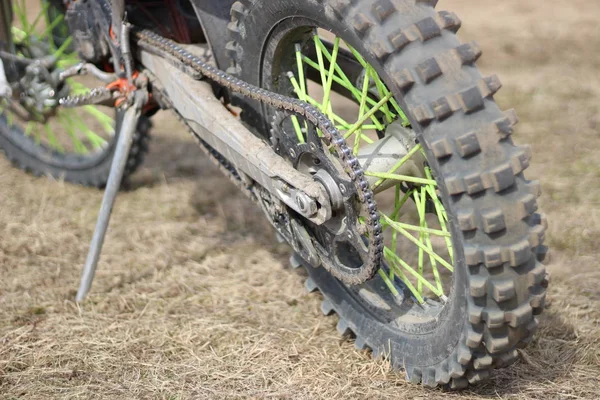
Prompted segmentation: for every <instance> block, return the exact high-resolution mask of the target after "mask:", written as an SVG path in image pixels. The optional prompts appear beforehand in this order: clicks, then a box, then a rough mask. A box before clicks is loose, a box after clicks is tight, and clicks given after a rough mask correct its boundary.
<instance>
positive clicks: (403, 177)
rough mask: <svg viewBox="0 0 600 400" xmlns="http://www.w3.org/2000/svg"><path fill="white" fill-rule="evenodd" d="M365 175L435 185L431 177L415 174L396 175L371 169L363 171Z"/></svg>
mask: <svg viewBox="0 0 600 400" xmlns="http://www.w3.org/2000/svg"><path fill="white" fill-rule="evenodd" d="M365 175H367V176H373V177H375V178H382V179H389V180H394V181H401V182H411V183H418V184H421V185H432V186H435V185H437V183H436V181H435V180H433V179H425V178H417V177H415V176H408V175H398V174H389V173H386V172H372V171H367V172H365Z"/></svg>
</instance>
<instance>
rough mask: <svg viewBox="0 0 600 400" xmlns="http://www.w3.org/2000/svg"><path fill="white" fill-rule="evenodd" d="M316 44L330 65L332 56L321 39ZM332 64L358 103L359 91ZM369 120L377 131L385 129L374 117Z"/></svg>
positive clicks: (338, 68)
mask: <svg viewBox="0 0 600 400" xmlns="http://www.w3.org/2000/svg"><path fill="white" fill-rule="evenodd" d="M317 42H318V45H319V46H320V51H321V54H324V55H325V57H327V59H328V60H329V62H330V63H331V59H332V55H331V54H330V53H329V50H327V48H326V47H325V45H324V44H323V42H321V39H318V38H317ZM333 64H334V66H335V70H336V71H337V72H338V74H340V73H341V74H340V76H342V74H343V76H344V77H345V79H344V80H345V81H346V85H347V87H346V89H348V90H350V87H352V88H354V89H355V90H356V92H354V91H352V93H353V94H354V95H355V97H356V99H357V100H358V101H360V99H361V97H360V95H361V94H360V90H358V89H357V88H356V87H355V86H354V85H353V84H352V83H351V82H350V80H349V79H348V77H347V76H346V74H344V72H343V71H342V68H341V67H340V66H339V65H338V64H337V63H333ZM376 105H377V104H376ZM380 107H381V105H379V106H377V108H378V109H379V108H380ZM370 118H371V119H372V121H373V123H374V124H375V125H377V126H378V127H379V130H383V129H384V128H385V127H384V126H383V125H382V124H381V122H379V121H378V120H377V118H375V117H374V116H372V115H371V116H370Z"/></svg>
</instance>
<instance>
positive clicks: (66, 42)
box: [54, 36, 73, 58]
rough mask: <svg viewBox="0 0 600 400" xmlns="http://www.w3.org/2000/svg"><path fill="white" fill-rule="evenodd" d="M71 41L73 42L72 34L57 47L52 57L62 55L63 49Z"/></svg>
mask: <svg viewBox="0 0 600 400" xmlns="http://www.w3.org/2000/svg"><path fill="white" fill-rule="evenodd" d="M71 42H73V36H69V37H68V38H67V40H65V42H64V43H63V44H62V45H61V46H60V47H59V48H58V50H56V51H55V52H54V57H56V58H59V57H60V56H62V55H63V53H64V52H65V50H66V49H67V48H68V47H69V46H70V45H71Z"/></svg>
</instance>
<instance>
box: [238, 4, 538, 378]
mask: <svg viewBox="0 0 600 400" xmlns="http://www.w3.org/2000/svg"><path fill="white" fill-rule="evenodd" d="M436 3H437V0H377V1H372V0H313V1H306V0H281V1H276V2H274V1H270V0H256V1H251V0H243V1H238V2H237V3H235V4H234V6H233V8H232V22H231V24H230V25H229V28H230V33H231V35H232V41H231V42H230V43H229V44H228V46H227V49H228V51H229V53H230V56H231V58H232V65H231V68H230V70H229V71H230V72H232V73H235V74H236V75H238V76H239V77H241V78H242V79H244V80H246V81H248V82H250V83H252V84H255V85H258V86H264V82H262V81H261V79H262V78H261V65H262V60H261V57H262V55H263V54H265V49H264V48H263V46H264V43H266V42H267V39H268V38H269V35H270V34H271V32H272V30H273V28H274V27H275V26H276V25H278V24H282V23H285V21H286V20H287V19H291V18H295V19H298V18H301V19H306V20H307V21H312V22H314V23H315V26H319V27H321V28H325V29H327V30H330V31H332V32H333V33H334V34H336V35H339V36H342V37H343V39H344V40H345V41H347V42H348V43H349V44H351V45H352V46H353V47H354V48H355V49H356V50H358V51H359V52H360V53H361V54H362V55H363V56H364V57H365V59H366V60H367V61H368V62H369V63H370V64H371V65H372V66H373V67H374V68H375V69H376V70H377V72H378V73H379V75H380V76H381V77H382V79H383V80H384V81H385V83H386V85H387V86H388V87H389V88H390V90H392V92H393V93H394V94H395V95H396V99H397V101H398V102H399V103H400V105H401V107H402V109H403V110H404V111H405V112H406V113H407V115H408V117H409V119H410V122H411V124H412V127H413V129H414V130H415V131H416V132H417V135H418V138H419V140H420V142H421V143H422V144H423V146H424V148H425V149H426V154H427V158H428V162H429V163H430V165H431V167H432V169H433V170H434V171H435V172H436V177H437V181H438V185H439V187H440V190H441V192H442V200H443V202H444V205H445V207H446V210H447V212H448V214H449V220H450V222H451V229H452V236H453V239H452V240H453V246H454V248H455V251H456V257H455V261H454V269H455V272H454V276H453V283H452V285H453V286H452V292H451V296H450V299H449V301H448V303H447V305H446V307H445V309H444V312H443V314H441V315H440V318H439V319H438V321H437V322H436V323H434V324H432V325H431V326H429V327H423V326H418V327H416V326H411V325H410V324H406V323H405V324H396V323H395V322H394V321H389V320H388V321H386V320H380V319H377V318H375V317H373V315H371V314H370V313H369V312H368V310H366V308H365V307H364V306H363V305H361V304H360V302H358V301H356V299H355V298H354V297H352V296H349V294H348V293H349V289H348V287H346V285H344V284H343V283H341V282H340V281H339V280H337V279H335V278H333V277H332V276H331V275H330V274H329V273H327V271H325V270H324V269H323V268H316V269H315V268H312V267H311V266H307V269H308V272H309V275H310V278H309V279H308V281H307V288H308V289H309V290H311V291H313V290H316V289H319V290H320V291H321V292H322V293H323V295H324V298H325V300H324V301H323V306H322V311H323V312H324V313H325V314H331V313H334V312H335V313H337V314H338V315H339V318H340V320H339V323H338V330H339V331H340V332H341V333H348V332H352V333H353V334H354V335H355V336H356V346H357V347H358V348H360V349H363V348H370V349H372V350H373V353H374V355H376V356H377V355H386V356H388V357H389V359H390V361H391V363H392V365H393V366H394V367H395V368H398V369H402V370H404V371H405V372H406V375H407V379H408V380H409V381H411V382H414V383H423V384H424V385H426V386H437V385H448V386H449V387H450V388H462V387H466V386H467V385H468V384H469V383H476V382H479V381H481V380H482V379H485V378H487V377H488V376H489V375H490V370H491V369H493V368H495V367H503V366H506V365H509V364H511V363H512V362H514V361H515V360H516V359H517V357H518V353H517V349H518V348H520V347H522V346H524V345H526V344H527V343H528V342H529V341H531V338H532V335H533V333H534V331H535V329H536V327H537V324H538V319H537V317H536V316H537V315H539V314H540V313H541V312H542V310H543V308H544V299H545V293H546V287H547V280H546V273H545V268H544V266H543V265H542V264H541V263H540V262H539V261H538V260H537V258H536V253H537V251H538V249H541V248H542V246H543V245H542V242H543V240H544V231H545V226H544V224H543V223H542V222H543V218H541V217H540V216H539V215H538V214H536V210H537V203H536V198H537V197H538V196H539V194H540V189H539V184H538V183H537V182H532V181H528V180H526V179H525V177H524V175H523V171H524V170H525V169H526V168H527V167H528V165H529V160H530V150H529V148H528V147H519V146H515V145H514V144H513V141H512V139H511V134H512V133H513V125H514V124H515V123H516V122H517V117H516V115H515V113H514V111H508V112H502V111H501V110H500V109H499V108H498V106H497V105H496V103H495V102H494V99H493V96H494V94H495V93H496V92H497V91H498V89H500V86H501V85H500V81H499V80H498V78H497V77H496V76H491V77H486V78H484V77H482V76H481V74H480V73H479V71H478V69H477V68H476V66H475V61H476V60H477V59H478V58H479V57H480V55H481V51H480V49H479V47H478V46H477V45H476V44H475V43H467V44H462V43H461V42H459V40H458V39H457V37H456V35H455V34H456V32H457V30H458V29H459V28H460V25H461V22H460V20H459V19H458V17H457V16H456V15H454V14H453V13H451V12H446V11H441V12H436V11H435V10H434V7H435V5H436ZM259 60H261V61H259ZM240 104H241V105H242V107H243V108H244V113H245V119H246V121H247V122H248V123H249V124H251V125H253V126H254V127H255V128H256V129H257V130H258V131H262V130H264V127H265V125H267V122H266V121H265V118H264V115H265V110H264V109H263V108H262V106H261V105H260V104H258V103H253V102H248V101H246V100H242V101H240ZM294 260H295V261H294V262H295V263H296V264H298V263H299V262H300V260H299V259H298V258H297V256H296V258H295V259H294Z"/></svg>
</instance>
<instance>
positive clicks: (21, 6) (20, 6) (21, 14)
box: [13, 1, 29, 33]
mask: <svg viewBox="0 0 600 400" xmlns="http://www.w3.org/2000/svg"><path fill="white" fill-rule="evenodd" d="M14 3H15V5H14V7H13V10H14V12H15V14H17V18H19V21H20V22H21V25H22V27H23V29H24V30H25V31H26V30H27V28H28V26H29V25H28V23H27V16H26V15H25V12H26V11H25V2H24V1H21V2H18V1H15V2H14ZM25 31H23V32H24V33H25Z"/></svg>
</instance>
